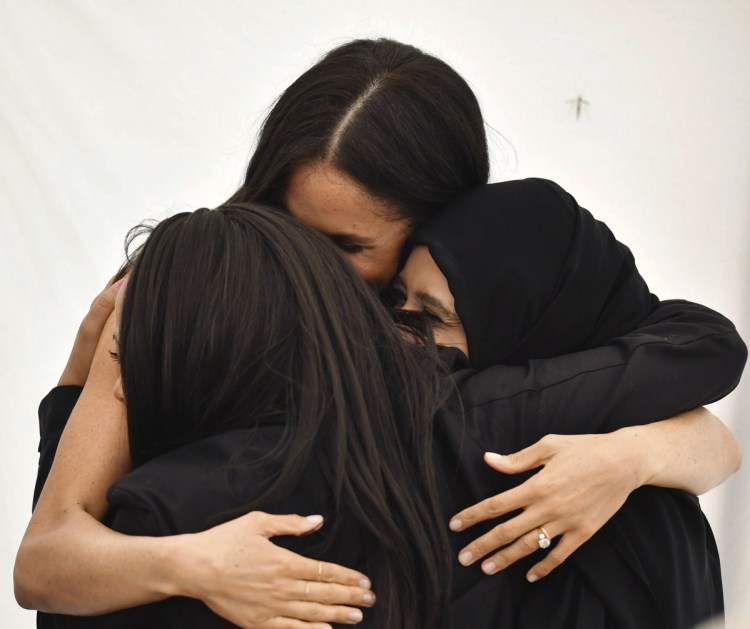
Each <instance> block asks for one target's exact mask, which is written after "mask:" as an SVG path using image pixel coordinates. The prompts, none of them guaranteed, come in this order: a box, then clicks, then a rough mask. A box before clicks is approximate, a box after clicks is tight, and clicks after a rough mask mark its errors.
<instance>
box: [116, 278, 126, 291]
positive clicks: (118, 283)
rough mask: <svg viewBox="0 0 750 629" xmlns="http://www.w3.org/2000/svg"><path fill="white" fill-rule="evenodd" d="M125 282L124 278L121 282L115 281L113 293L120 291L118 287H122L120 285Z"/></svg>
mask: <svg viewBox="0 0 750 629" xmlns="http://www.w3.org/2000/svg"><path fill="white" fill-rule="evenodd" d="M124 281H125V278H124V277H123V278H122V279H121V280H117V281H116V282H115V292H116V291H118V290H120V287H121V286H122V283H123V282H124Z"/></svg>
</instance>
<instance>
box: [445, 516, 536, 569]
mask: <svg viewBox="0 0 750 629" xmlns="http://www.w3.org/2000/svg"><path fill="white" fill-rule="evenodd" d="M537 522H539V516H538V515H537V514H536V513H534V512H533V511H524V512H523V513H521V514H520V515H518V516H516V517H515V518H512V519H510V520H508V521H507V522H503V523H502V524H498V525H497V526H496V527H495V528H493V529H492V530H491V531H489V532H488V533H485V534H484V535H482V536H481V537H478V538H477V539H475V540H474V541H473V542H472V543H471V544H469V545H468V546H466V547H465V548H464V549H463V550H461V551H460V552H459V553H458V561H459V562H460V563H461V564H462V565H464V566H469V565H471V564H472V563H474V562H475V561H477V560H478V559H481V558H482V557H484V556H485V555H487V554H488V553H491V552H493V551H495V550H497V549H498V548H502V547H503V546H506V545H507V544H510V543H511V542H512V541H514V540H517V539H519V538H520V537H521V536H523V535H524V534H525V533H527V532H528V531H531V530H532V529H533V528H534V526H536V523H537ZM536 530H537V531H538V529H536Z"/></svg>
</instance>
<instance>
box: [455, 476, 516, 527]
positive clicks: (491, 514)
mask: <svg viewBox="0 0 750 629" xmlns="http://www.w3.org/2000/svg"><path fill="white" fill-rule="evenodd" d="M526 491H527V489H526V488H525V487H524V485H520V486H518V487H514V488H513V489H509V490H508V491H504V492H503V493H501V494H497V495H495V496H492V497H490V498H486V499H485V500H482V502H478V503H477V504H475V505H474V506H472V507H469V508H468V509H464V510H463V511H461V512H460V513H457V514H456V515H454V516H453V518H452V519H451V521H450V523H449V525H448V526H449V527H450V529H451V531H463V530H464V529H467V528H469V527H470V526H474V525H475V524H477V522H484V521H485V520H489V519H491V518H496V517H498V516H501V515H505V514H506V513H510V512H511V511H515V510H516V509H520V508H522V507H523V506H525V505H526V504H528V501H527V500H526V495H525V494H526Z"/></svg>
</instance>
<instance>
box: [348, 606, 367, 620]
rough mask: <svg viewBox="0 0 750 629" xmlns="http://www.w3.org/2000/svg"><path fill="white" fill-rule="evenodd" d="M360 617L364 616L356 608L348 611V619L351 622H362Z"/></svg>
mask: <svg viewBox="0 0 750 629" xmlns="http://www.w3.org/2000/svg"><path fill="white" fill-rule="evenodd" d="M362 618H364V616H362V612H361V611H360V610H358V609H355V610H352V611H350V612H349V620H351V621H352V622H362Z"/></svg>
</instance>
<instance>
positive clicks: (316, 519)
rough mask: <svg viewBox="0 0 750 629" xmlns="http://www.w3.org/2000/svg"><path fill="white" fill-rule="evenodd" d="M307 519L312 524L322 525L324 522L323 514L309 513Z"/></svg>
mask: <svg viewBox="0 0 750 629" xmlns="http://www.w3.org/2000/svg"><path fill="white" fill-rule="evenodd" d="M305 520H307V521H308V523H309V524H311V525H312V526H320V525H321V524H323V516H322V515H308V516H307V517H306V518H305Z"/></svg>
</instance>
